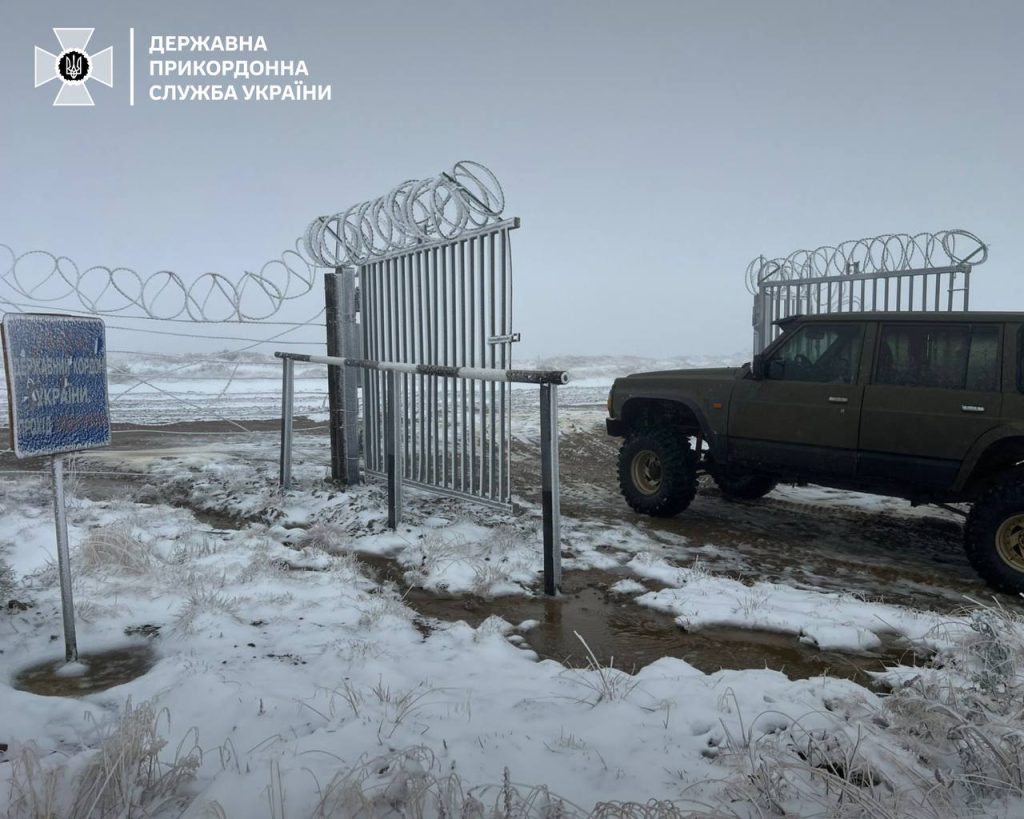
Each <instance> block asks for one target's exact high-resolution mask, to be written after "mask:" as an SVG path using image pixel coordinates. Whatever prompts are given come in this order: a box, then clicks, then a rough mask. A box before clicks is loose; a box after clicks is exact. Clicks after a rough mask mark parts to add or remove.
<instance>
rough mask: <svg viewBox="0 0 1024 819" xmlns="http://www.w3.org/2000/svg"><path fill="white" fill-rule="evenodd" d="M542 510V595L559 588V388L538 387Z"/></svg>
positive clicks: (560, 524) (544, 385)
mask: <svg viewBox="0 0 1024 819" xmlns="http://www.w3.org/2000/svg"><path fill="white" fill-rule="evenodd" d="M540 471H541V480H540V488H541V509H542V510H543V514H544V520H543V528H544V593H545V594H548V595H556V594H558V592H559V590H560V588H561V585H562V545H561V542H562V512H561V504H560V501H559V491H558V490H559V480H558V388H557V387H556V386H555V385H554V384H541V385H540Z"/></svg>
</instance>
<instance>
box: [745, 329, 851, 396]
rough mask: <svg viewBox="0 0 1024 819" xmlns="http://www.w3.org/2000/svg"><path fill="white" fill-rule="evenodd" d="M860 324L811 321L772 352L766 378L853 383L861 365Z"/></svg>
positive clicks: (823, 382)
mask: <svg viewBox="0 0 1024 819" xmlns="http://www.w3.org/2000/svg"><path fill="white" fill-rule="evenodd" d="M863 335H864V327H863V325H861V324H808V325H805V326H803V327H801V328H800V329H799V330H797V331H796V332H795V333H793V335H792V337H791V338H789V339H787V340H786V341H784V342H783V343H782V344H781V346H779V348H778V349H777V350H776V351H775V352H773V353H772V354H771V356H770V357H769V359H768V363H767V366H766V368H765V377H766V378H769V379H771V380H773V381H813V382H817V383H819V384H852V383H854V382H855V381H856V380H857V367H858V365H859V364H860V348H861V339H862V337H863Z"/></svg>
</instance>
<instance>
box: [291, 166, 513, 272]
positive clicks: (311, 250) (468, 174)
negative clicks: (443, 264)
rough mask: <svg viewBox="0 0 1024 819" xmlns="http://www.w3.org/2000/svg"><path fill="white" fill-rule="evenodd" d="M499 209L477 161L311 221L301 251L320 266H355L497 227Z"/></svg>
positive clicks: (499, 193) (497, 188) (498, 197)
mask: <svg viewBox="0 0 1024 819" xmlns="http://www.w3.org/2000/svg"><path fill="white" fill-rule="evenodd" d="M504 209H505V194H504V191H503V190H502V188H501V183H500V182H498V178H497V177H496V176H495V175H494V173H492V172H491V171H490V170H489V169H488V168H487V167H485V166H484V165H481V164H480V163H479V162H471V161H469V160H463V161H461V162H456V163H455V165H454V166H453V167H452V169H451V170H450V171H446V172H443V173H440V174H438V175H437V176H435V177H431V178H429V179H410V180H407V181H405V182H403V183H402V184H400V185H399V186H398V187H396V188H394V189H392V190H391V191H390V192H389V193H387V194H385V195H384V196H380V197H378V198H377V199H372V200H369V201H366V202H360V203H359V204H356V205H352V206H351V207H350V208H348V209H347V210H344V211H340V212H339V213H335V214H333V215H330V216H321V217H319V218H317V219H314V220H313V221H312V222H311V223H310V225H309V227H308V228H307V230H306V235H305V251H306V254H307V256H308V258H310V259H311V260H313V262H314V263H315V264H318V265H321V266H323V267H339V266H343V265H358V264H365V263H366V262H369V261H372V260H374V259H377V258H380V257H382V256H385V255H387V254H388V253H393V252H396V251H401V250H405V249H409V248H414V247H416V246H418V245H421V244H424V243H425V242H431V241H445V240H453V239H457V238H458V237H459V236H461V235H463V234H465V233H467V232H470V231H473V230H478V229H480V228H484V227H486V226H488V225H490V224H494V223H495V222H497V221H498V220H499V219H500V217H501V213H502V211H503V210H504Z"/></svg>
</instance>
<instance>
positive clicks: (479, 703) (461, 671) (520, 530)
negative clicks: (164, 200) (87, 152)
mask: <svg viewBox="0 0 1024 819" xmlns="http://www.w3.org/2000/svg"><path fill="white" fill-rule="evenodd" d="M702 363H705V362H702ZM712 363H718V362H712ZM729 363H733V362H732V360H730V361H729ZM581 364H582V365H583V366H581V367H579V368H578V369H579V370H580V375H581V376H582V377H581V378H580V379H579V381H578V382H577V384H576V385H575V386H573V387H569V388H565V389H563V390H562V391H561V392H562V400H563V412H562V414H561V424H562V428H563V431H564V432H565V433H566V434H567V435H576V434H577V433H579V432H580V431H581V430H583V431H584V432H585V431H586V430H590V429H593V428H594V427H595V425H596V424H597V423H599V421H600V417H601V415H602V412H603V409H602V405H603V401H604V396H605V394H606V391H607V385H608V384H609V383H610V381H611V378H612V377H613V375H614V374H615V372H616V368H621V367H625V368H632V369H641V368H644V365H643V364H640V365H639V366H635V365H637V364H638V362H633V361H630V362H621V361H620V362H614V361H611V362H607V361H606V362H581ZM550 365H551V362H544V363H543V366H550ZM654 366H665V364H664V362H661V363H658V364H655V365H654ZM588 368H589V369H588ZM570 369H572V367H571V365H570ZM112 372H114V373H115V375H113V376H112V378H111V395H112V410H113V412H114V414H115V418H116V419H117V420H119V421H121V422H125V423H127V422H134V423H147V424H150V423H161V422H168V423H169V422H176V423H180V422H182V421H186V420H193V419H195V418H196V417H201V418H204V419H206V420H217V419H219V418H230V419H232V420H233V421H235V422H237V423H239V424H241V425H242V426H243V427H244V426H245V424H246V422H247V421H248V422H251V421H252V420H254V419H260V418H262V419H271V418H273V417H274V416H275V414H276V412H277V411H278V402H279V395H280V385H279V381H278V380H276V378H277V374H276V372H275V370H274V367H273V364H272V363H269V362H261V361H243V362H228V363H227V364H226V365H225V368H224V369H223V370H219V371H213V370H212V369H211V365H210V364H209V362H206V363H205V364H203V365H195V364H194V363H193V364H191V365H190V364H189V362H187V361H180V362H173V364H171V365H168V364H167V363H166V362H163V363H161V362H160V361H157V360H153V361H144V360H142V359H137V358H136V359H132V360H130V361H129V362H127V363H125V365H124V368H123V371H122V372H121V373H119V374H116V373H117V370H116V369H114V370H112ZM299 376H300V380H299V384H300V386H299V388H298V389H297V395H298V397H299V412H300V413H301V414H303V415H307V416H310V417H313V418H314V419H316V418H318V417H320V415H319V414H320V413H322V412H323V411H324V406H323V388H324V381H323V379H322V373H320V372H318V371H316V370H310V371H308V372H300V373H299ZM515 396H516V397H515V400H514V417H513V427H514V434H515V437H516V439H517V441H518V442H519V443H520V445H522V446H527V447H528V446H529V445H531V443H532V442H534V441H535V440H536V418H535V395H534V394H533V393H532V392H530V391H516V394H515ZM197 407H199V408H201V409H203V410H204V411H206V412H207V413H208V414H205V415H197V409H196V408H197ZM133 435H135V434H133V433H127V432H126V433H119V434H118V435H116V436H115V442H114V446H113V447H112V448H111V449H109V450H96V451H93V452H90V453H87V454H83V455H81V456H78V457H76V458H75V459H74V469H73V471H72V474H71V477H70V480H69V484H70V488H71V490H72V491H71V497H70V499H69V510H68V514H69V524H70V531H71V543H72V567H73V576H74V594H75V604H76V607H77V612H78V621H77V622H78V644H79V648H80V651H81V652H82V654H83V656H84V659H85V660H86V665H87V666H88V665H89V655H96V654H102V652H105V651H108V650H115V649H126V648H127V649H130V650H131V649H136V648H137V650H136V651H135V653H136V654H137V655H138V656H140V657H142V658H143V659H144V661H145V662H147V663H152V666H151V667H150V668H149V670H148V671H146V673H144V674H142V675H141V676H137V677H135V678H134V679H130V680H128V681H126V682H123V683H122V684H120V685H116V686H114V687H111V688H108V689H106V690H103V691H99V692H96V693H91V694H88V695H86V696H82V697H77V698H73V697H70V696H43V695H41V694H38V693H31V692H29V691H25V690H20V689H18V688H16V687H15V683H16V682H17V680H18V675H19V674H20V673H21V672H22V670H23V669H25V668H27V667H31V666H34V665H39V664H46V665H49V666H52V667H53V668H60V667H61V666H62V665H63V663H62V660H63V642H62V638H61V609H60V594H59V586H58V583H57V572H56V569H55V564H54V557H53V556H54V553H55V549H54V536H53V516H52V505H51V500H50V495H49V486H48V481H47V480H46V478H45V476H44V474H42V473H40V472H38V471H35V472H33V471H31V470H24V467H23V466H22V465H20V464H18V463H17V462H14V461H13V459H12V458H10V457H9V456H7V455H4V456H0V492H2V494H0V550H2V554H0V556H2V557H3V558H4V559H5V560H6V561H7V562H8V563H9V564H10V566H11V572H10V576H8V577H7V578H6V579H5V578H4V577H2V576H0V585H3V584H4V583H5V582H6V584H7V586H6V588H3V589H0V591H3V600H2V602H3V603H4V604H7V603H8V601H13V602H12V603H11V605H10V606H8V607H7V608H5V610H4V613H3V614H0V749H2V750H0V805H2V806H3V809H4V810H5V811H6V813H4V815H9V816H11V817H19V819H20V817H44V816H55V817H89V816H96V817H100V816H118V817H129V816H130V817H177V816H186V817H232V819H250V817H271V818H272V819H284V818H285V817H288V819H299V818H304V817H327V816H331V817H354V816H365V817H390V816H395V817H397V816H403V817H404V816H409V817H419V816H424V817H435V816H436V817H441V816H444V817H456V816H467V817H485V816H486V817H492V816H498V817H549V816H584V815H594V816H598V817H612V816H634V817H641V816H643V817H648V816H651V817H654V816H688V815H694V816H739V817H760V816H872V817H953V816H992V817H1002V816H1005V817H1015V816H1021V815H1024V801H1022V795H1024V774H1022V758H1021V757H1022V753H1024V718H1022V710H1024V709H1022V707H1021V699H1020V696H1021V691H1022V689H1021V687H1020V685H1021V682H1022V681H1024V679H1022V668H1021V661H1022V658H1024V623H1022V620H1021V618H1020V616H1019V611H1020V610H1019V608H1015V609H1012V610H1011V609H1010V608H1001V607H999V606H997V605H989V606H988V607H983V606H979V605H974V604H971V602H970V601H968V600H966V599H965V600H964V601H963V602H964V605H965V607H966V608H965V610H964V612H963V613H952V614H951V613H949V612H948V611H944V612H942V613H938V612H931V611H925V610H916V609H913V608H909V607H907V606H900V605H895V604H893V603H882V602H875V601H872V600H866V599H863V597H862V596H860V595H856V594H850V593H844V592H841V591H836V590H834V589H833V590H831V591H825V590H822V589H815V588H806V587H803V586H801V587H797V586H795V585H787V584H784V583H775V582H766V581H757V580H751V579H750V578H749V577H748V578H746V579H745V580H743V581H741V580H739V579H736V578H735V577H734V576H729V575H726V574H722V573H720V572H717V571H715V570H714V569H712V568H709V567H710V566H712V565H713V564H711V563H709V562H705V561H702V560H700V559H697V560H694V559H692V558H690V559H683V558H682V557H681V556H682V555H683V554H692V553H693V552H694V551H696V552H698V553H699V552H700V551H701V550H702V549H703V550H706V551H707V552H708V553H709V554H710V553H711V552H713V551H714V549H715V544H699V548H698V544H686V543H685V542H684V541H685V540H686V539H685V538H680V537H677V538H676V539H675V541H677V542H673V541H672V538H671V537H669V536H667V535H664V534H658V533H657V532H654V531H652V530H650V529H647V528H645V527H644V526H641V525H638V522H637V521H636V520H635V519H634V518H633V517H632V516H631V515H630V514H628V513H627V512H626V510H625V508H624V507H623V512H622V515H621V518H619V519H611V518H609V517H607V516H605V517H602V518H601V519H600V520H595V519H590V518H588V517H586V516H584V515H582V514H575V515H573V514H569V515H566V516H565V518H564V519H563V544H562V545H563V553H564V555H565V559H564V564H563V565H564V571H565V573H566V576H567V577H570V576H573V575H574V574H577V573H580V574H582V573H591V574H590V575H588V576H591V575H592V576H595V577H597V576H606V577H607V578H608V588H607V593H608V594H609V595H611V596H612V597H613V599H614V600H615V601H617V602H616V603H615V605H616V606H618V607H621V608H623V609H629V610H631V611H632V610H639V611H649V612H650V613H651V616H652V617H654V616H661V615H662V614H663V613H667V614H668V615H670V616H671V617H673V618H675V621H676V623H677V624H678V626H679V628H680V629H681V630H682V629H685V630H690V631H695V630H697V631H699V630H706V629H714V628H720V627H728V628H732V629H740V630H748V629H760V630H770V631H772V632H774V633H776V634H779V635H782V636H783V639H786V640H790V641H792V643H793V644H794V645H801V646H803V647H804V648H805V649H809V650H812V651H820V652H846V653H847V654H848V655H849V656H851V657H856V656H858V655H860V654H864V653H869V652H874V651H877V650H879V648H880V647H881V646H883V645H884V646H887V647H892V646H897V647H900V648H902V649H905V650H906V651H907V657H908V658H909V657H910V652H911V650H913V652H915V655H916V656H918V657H921V656H928V657H931V660H930V661H929V662H928V663H927V664H924V665H921V666H919V667H913V666H909V665H907V666H904V665H898V664H895V663H894V664H893V666H892V667H891V668H890V670H889V671H887V672H884V673H882V674H879V675H876V677H875V681H874V685H872V686H871V687H864V686H863V685H860V684H858V683H856V682H853V681H851V680H848V679H842V678H836V677H831V676H819V677H810V678H806V679H795V678H790V677H789V676H787V674H786V673H784V672H782V671H778V670H771V669H768V668H763V669H756V668H755V669H751V668H747V669H740V668H729V667H728V665H729V663H728V661H726V662H723V669H722V670H719V671H715V672H713V673H704V672H702V671H700V670H698V669H697V668H696V667H695V666H694V665H692V664H690V663H688V662H686V661H684V660H682V659H678V658H675V657H671V656H666V657H664V658H662V659H660V660H657V661H655V662H653V663H650V664H648V665H646V666H645V667H643V668H640V669H639V670H637V671H636V673H627V671H624V670H619V669H618V668H615V667H612V666H611V665H610V663H609V660H610V658H606V657H604V656H601V655H600V652H599V651H595V652H594V655H593V657H592V659H591V661H590V662H589V663H587V662H586V661H585V660H586V658H587V656H588V652H587V650H586V649H585V648H584V649H583V650H582V651H580V652H578V654H577V656H578V657H582V658H584V662H582V663H580V662H576V663H571V664H569V665H567V664H564V663H561V662H558V661H556V660H554V659H541V658H539V657H538V655H537V654H536V653H535V652H534V651H533V650H532V649H531V648H530V634H531V631H532V630H534V629H539V628H541V627H542V626H543V624H542V623H540V622H537V621H530V620H527V621H517V620H516V619H515V618H513V619H512V620H509V619H506V618H503V617H501V616H499V615H500V612H501V609H502V601H509V606H508V608H509V609H510V610H511V609H512V608H514V607H513V606H512V603H513V602H515V601H521V600H523V599H526V598H536V597H538V596H539V595H540V594H541V591H540V568H541V548H540V518H539V508H538V504H537V498H535V497H533V496H532V494H530V493H527V494H523V495H521V496H520V497H519V498H517V503H518V506H519V507H520V511H519V512H517V513H515V514H513V513H500V512H494V511H492V510H487V509H483V508H478V507H475V506H473V505H471V504H467V503H463V502H461V501H455V500H451V499H439V498H437V497H433V496H430V495H425V494H420V493H416V492H410V493H409V495H408V496H407V509H406V521H405V523H404V524H403V525H402V526H401V527H400V528H399V530H398V531H397V532H391V531H389V530H388V529H387V528H386V526H385V517H386V510H385V501H384V493H383V490H382V488H381V487H380V486H378V485H374V484H369V485H364V486H359V487H355V488H351V489H348V490H345V491H342V490H339V489H338V488H336V487H333V486H332V485H329V484H327V483H326V482H325V477H326V475H327V464H326V460H327V459H326V456H325V438H324V432H323V430H322V428H317V427H316V426H314V427H313V428H312V429H310V430H309V431H307V432H300V433H298V434H297V436H296V451H295V457H294V476H295V488H294V489H292V490H290V491H287V492H282V491H280V490H279V489H278V487H277V485H276V479H277V454H278V453H277V445H278V444H277V437H276V434H275V433H274V432H273V430H272V429H271V430H267V431H262V432H260V431H243V430H241V429H237V428H236V429H235V430H234V431H223V430H221V431H218V432H216V433H215V434H202V431H201V430H190V431H181V430H180V429H179V431H177V432H175V431H174V430H172V429H168V430H167V431H166V432H165V433H163V434H162V435H157V434H153V435H151V436H150V438H152V439H160V443H161V444H162V445H159V446H156V445H151V441H150V438H146V439H144V440H143V438H141V437H139V436H137V435H136V437H133ZM573 440H576V439H575V438H574V439H573ZM563 478H565V479H566V480H570V479H571V475H570V476H567V475H565V474H564V470H563ZM523 485H524V486H529V485H530V480H529V479H527V480H524V481H523ZM783 493H784V497H786V498H788V499H793V498H797V499H799V500H800V501H801V502H803V503H806V504H811V505H814V506H815V508H817V509H818V510H819V514H821V515H828V514H832V513H838V512H839V510H843V509H846V508H849V507H851V506H853V507H855V508H858V509H863V510H865V513H867V514H886V515H897V516H899V515H903V516H907V517H908V518H909V517H910V516H912V515H919V514H920V512H916V511H915V512H911V511H910V510H909V509H908V508H904V507H896V506H893V507H889V506H885V505H884V504H881V503H880V502H879V501H878V499H872V498H869V497H867V496H858V495H852V494H848V493H838V494H837V493H824V492H820V491H818V490H815V489H814V488H809V489H785V490H783ZM801 493H802V494H801ZM680 545H683V546H688V547H689V549H688V550H682V549H681V548H675V547H677V546H680ZM384 564H386V565H387V566H389V567H390V571H391V575H390V576H391V577H394V578H397V579H398V582H397V583H395V582H391V581H389V580H388V579H387V578H386V577H385V576H384V575H382V573H381V571H380V567H381V565H384ZM602 573H603V574H602ZM410 589H411V590H415V591H416V593H417V594H421V595H424V594H425V595H428V596H430V595H435V596H444V597H445V598H446V599H448V600H454V601H459V600H465V602H466V608H467V610H469V609H470V608H471V607H472V606H473V605H477V606H479V605H486V606H489V607H490V608H489V609H488V610H493V611H494V612H495V614H494V615H493V616H490V617H487V618H486V619H483V620H482V621H480V622H478V623H477V624H476V625H475V626H474V625H470V622H475V621H474V620H473V619H472V618H470V617H468V616H467V618H466V619H464V620H460V619H459V618H457V617H446V618H437V617H432V616H428V615H426V614H424V613H422V612H421V611H418V610H417V609H416V608H414V606H413V605H412V603H413V595H412V592H411V591H410ZM491 598H495V599H496V602H494V603H487V602H486V600H487V599H491ZM481 599H484V602H483V603H480V602H479V601H480V600H481ZM474 601H476V602H474ZM570 604H571V600H565V601H555V602H552V603H550V604H548V606H547V607H546V608H545V611H546V612H547V614H546V616H547V617H549V618H556V619H557V618H558V617H559V616H560V615H559V606H567V605H570ZM1007 605H1008V606H1014V605H1015V604H1014V603H1012V601H1011V603H1009V604H1007ZM449 608H450V609H454V608H457V606H454V605H453V606H450V607H449ZM595 616H601V614H600V613H596V614H595ZM583 622H584V623H585V622H586V620H585V619H584V620H583ZM594 630H595V631H596V630H597V625H596V624H595V627H594ZM578 631H579V640H580V644H581V646H584V645H585V644H589V642H593V635H591V634H588V629H587V628H586V626H581V627H580V628H579V629H578ZM680 633H682V632H680ZM908 661H909V660H908ZM106 662H107V661H105V660H103V659H102V658H101V659H95V660H92V667H90V668H89V669H88V672H87V675H86V677H85V679H88V678H89V677H90V676H91V675H94V674H96V673H99V672H101V671H103V670H104V668H103V666H104V664H105V663H106ZM573 666H575V667H573ZM71 679H72V680H73V679H75V678H71ZM652 800H654V801H652Z"/></svg>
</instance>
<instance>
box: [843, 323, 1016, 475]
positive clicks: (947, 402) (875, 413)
mask: <svg viewBox="0 0 1024 819" xmlns="http://www.w3.org/2000/svg"><path fill="white" fill-rule="evenodd" d="M1002 332H1003V328H1002V325H1000V324H997V323H994V322H992V323H981V322H979V323H973V324H968V323H965V322H943V321H941V320H937V321H934V322H931V321H927V322H924V321H904V322H900V321H891V322H883V323H882V325H881V328H880V331H879V336H878V344H877V345H876V352H875V361H874V367H873V374H872V378H871V381H870V383H869V384H868V385H867V386H866V387H865V392H864V407H863V410H862V416H861V433H860V450H861V458H860V467H859V474H860V475H861V476H863V477H864V478H867V479H871V480H881V481H883V482H893V483H898V484H902V485H906V484H910V485H912V486H919V487H923V488H935V489H943V488H947V487H949V486H950V485H952V483H953V481H954V479H955V478H956V475H957V472H958V471H959V468H960V464H961V461H962V460H963V458H964V456H965V455H966V454H967V451H968V450H969V449H970V447H971V445H972V444H973V443H974V442H975V441H976V440H977V439H978V438H980V437H981V436H982V435H984V434H985V433H986V432H988V431H989V430H990V429H992V428H994V427H995V426H997V425H998V423H999V417H1000V415H1001V410H1002V395H1001V394H1000V389H1001V383H1000V382H1001V377H1000V376H1001V372H1000V371H1001V369H1002V362H1001V356H1000V350H1001V349H1002V343H1001V337H1002Z"/></svg>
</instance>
